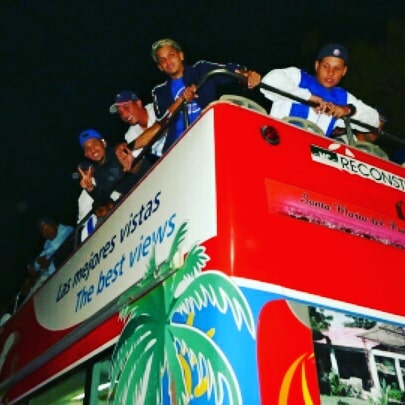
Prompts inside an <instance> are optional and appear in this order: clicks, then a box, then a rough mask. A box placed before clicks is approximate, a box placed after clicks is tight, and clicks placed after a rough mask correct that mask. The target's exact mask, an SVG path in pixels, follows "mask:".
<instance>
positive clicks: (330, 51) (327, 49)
mask: <svg viewBox="0 0 405 405" xmlns="http://www.w3.org/2000/svg"><path fill="white" fill-rule="evenodd" d="M327 56H334V57H335V58H340V59H343V62H344V63H345V65H346V64H347V61H348V60H349V52H348V51H347V49H346V48H345V47H344V46H343V45H340V44H327V45H324V46H323V47H322V49H321V50H320V51H319V53H318V57H317V58H316V59H317V60H322V59H323V58H326V57H327Z"/></svg>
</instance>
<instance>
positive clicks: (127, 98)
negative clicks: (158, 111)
mask: <svg viewBox="0 0 405 405" xmlns="http://www.w3.org/2000/svg"><path fill="white" fill-rule="evenodd" d="M110 113H111V114H115V113H118V115H119V116H120V118H121V120H122V121H124V122H126V123H128V124H129V125H130V127H129V128H128V131H127V132H126V133H125V140H126V142H127V144H128V145H129V147H130V149H132V151H133V152H132V154H133V156H134V157H136V156H138V155H139V153H140V152H141V150H142V148H144V147H145V146H146V145H148V144H149V142H150V141H151V140H152V139H153V137H154V136H155V135H156V134H157V132H158V131H159V129H160V128H161V126H160V125H159V124H157V123H156V116H155V111H154V109H153V104H152V103H149V104H146V105H145V106H144V105H143V103H142V100H141V99H140V98H139V97H138V95H137V94H136V93H135V92H134V91H131V90H121V91H120V92H119V93H117V94H116V96H115V100H114V104H112V105H111V106H110ZM164 143H165V138H164V137H162V138H160V139H159V140H158V141H156V142H155V143H154V144H153V145H152V147H151V153H152V154H153V155H154V156H157V157H160V156H162V149H163V145H164ZM119 150H121V149H119Z"/></svg>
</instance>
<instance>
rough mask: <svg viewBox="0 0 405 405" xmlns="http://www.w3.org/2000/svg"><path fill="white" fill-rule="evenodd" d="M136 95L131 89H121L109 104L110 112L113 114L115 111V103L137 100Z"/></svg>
mask: <svg viewBox="0 0 405 405" xmlns="http://www.w3.org/2000/svg"><path fill="white" fill-rule="evenodd" d="M138 99H139V97H138V95H137V94H136V93H135V92H134V91H132V90H121V91H120V92H119V93H117V94H116V95H115V102H114V104H112V105H111V106H110V113H111V114H114V113H116V112H117V104H121V103H126V102H128V101H136V100H138Z"/></svg>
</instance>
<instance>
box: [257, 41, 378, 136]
mask: <svg viewBox="0 0 405 405" xmlns="http://www.w3.org/2000/svg"><path fill="white" fill-rule="evenodd" d="M348 59H349V54H348V51H347V49H346V48H345V47H344V46H343V45H340V44H336V43H330V44H326V45H324V46H323V47H322V48H321V50H320V51H319V53H318V55H317V57H316V60H315V76H311V75H309V74H308V73H307V72H305V71H303V70H301V69H299V68H296V67H288V68H285V69H274V70H272V71H270V72H269V73H267V74H266V75H265V76H264V77H263V80H262V83H264V84H267V85H269V86H272V87H274V88H276V89H278V90H281V91H283V92H286V93H289V94H291V95H292V96H294V97H297V98H299V99H302V100H303V102H302V103H300V102H298V101H293V100H292V99H289V98H286V96H283V95H280V94H278V93H275V92H272V91H270V90H267V89H265V88H261V89H260V91H261V92H262V93H263V94H264V96H265V97H267V98H268V99H270V100H272V101H273V104H272V107H271V111H270V115H271V116H273V117H275V118H280V119H283V118H285V117H298V118H302V119H305V120H309V121H312V122H313V123H315V124H316V125H317V126H318V127H320V128H321V129H322V130H323V132H324V133H325V135H326V136H328V137H329V136H331V135H332V132H333V129H334V128H335V127H336V126H340V127H344V123H343V122H342V120H339V118H343V117H347V116H349V117H353V118H354V119H356V120H358V121H361V122H364V123H365V124H368V125H371V126H374V127H377V126H378V123H379V118H378V112H377V110H375V109H374V108H372V107H370V106H368V105H366V104H365V103H363V102H362V101H361V100H359V99H357V98H356V97H354V96H353V95H352V94H351V93H349V92H348V91H346V90H344V89H343V88H341V87H338V84H339V83H340V81H341V80H342V78H343V77H344V76H345V75H346V73H347V69H348V67H347V63H348ZM353 128H357V129H359V130H362V129H363V128H361V127H360V126H357V127H356V126H355V125H353ZM363 130H364V129H363Z"/></svg>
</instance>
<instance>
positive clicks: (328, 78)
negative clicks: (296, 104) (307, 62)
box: [315, 56, 347, 89]
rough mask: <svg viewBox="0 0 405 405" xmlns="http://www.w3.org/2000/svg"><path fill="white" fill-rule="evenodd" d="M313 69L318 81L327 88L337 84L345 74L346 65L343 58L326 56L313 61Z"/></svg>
mask: <svg viewBox="0 0 405 405" xmlns="http://www.w3.org/2000/svg"><path fill="white" fill-rule="evenodd" d="M315 71H316V78H317V80H318V82H319V83H320V84H322V86H324V87H326V88H328V89H329V88H332V87H335V86H337V85H338V84H339V82H340V80H342V77H343V76H344V75H345V74H346V71H347V66H345V63H344V61H343V59H340V58H336V57H334V56H326V57H325V58H323V59H322V60H320V61H318V60H317V61H316V62H315Z"/></svg>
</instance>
